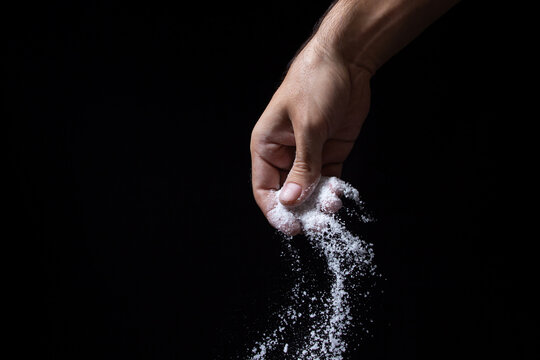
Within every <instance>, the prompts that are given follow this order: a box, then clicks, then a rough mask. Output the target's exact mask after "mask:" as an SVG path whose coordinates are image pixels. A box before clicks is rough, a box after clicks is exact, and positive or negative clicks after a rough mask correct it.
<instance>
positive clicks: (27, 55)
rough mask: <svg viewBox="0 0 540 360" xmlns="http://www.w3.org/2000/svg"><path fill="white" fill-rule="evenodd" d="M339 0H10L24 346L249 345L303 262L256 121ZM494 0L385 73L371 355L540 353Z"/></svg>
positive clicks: (13, 234) (371, 204) (14, 189)
mask: <svg viewBox="0 0 540 360" xmlns="http://www.w3.org/2000/svg"><path fill="white" fill-rule="evenodd" d="M328 5H329V3H328V2H326V1H294V2H288V1H273V2H266V3H259V2H252V3H250V4H240V3H235V4H233V3H224V2H202V3H201V4H199V5H193V4H191V5H190V6H187V5H186V4H185V3H181V2H151V3H145V4H138V3H134V2H127V1H126V2H119V1H104V2H85V3H80V2H72V1H65V2H60V1H48V2H42V3H40V4H34V3H19V5H18V6H16V7H12V8H6V9H5V11H4V13H3V17H4V22H3V24H4V36H5V39H6V41H5V42H4V44H5V45H4V46H7V47H6V48H5V50H7V52H6V53H7V56H6V57H5V59H6V60H8V61H7V62H6V63H5V65H4V67H3V70H4V71H3V77H4V81H3V108H4V114H6V117H5V118H6V119H7V120H8V121H7V122H3V123H4V124H5V126H6V132H5V133H6V134H7V135H8V139H7V144H8V162H7V165H8V167H7V173H8V176H7V178H8V179H9V180H11V181H10V184H9V186H8V187H6V192H5V193H6V194H7V197H6V199H7V200H6V201H4V203H5V204H6V205H7V207H8V210H9V217H7V221H8V224H9V226H8V227H6V228H5V229H6V230H7V231H8V233H10V234H9V235H8V236H6V239H5V240H6V243H11V244H16V245H17V246H16V248H17V249H16V250H14V252H7V251H6V253H5V254H6V257H8V258H12V259H16V261H15V265H13V266H9V268H8V270H7V272H6V274H7V275H8V277H9V278H10V279H11V280H12V283H13V284H12V285H14V288H13V289H14V290H12V291H11V290H10V291H9V294H10V295H12V296H11V298H13V300H14V304H15V305H16V306H15V307H13V308H8V310H9V311H10V312H11V313H12V315H15V317H16V319H17V321H16V325H18V326H14V327H13V329H12V330H11V331H10V332H11V333H12V334H13V335H15V336H16V337H17V338H19V339H22V341H23V344H24V345H23V346H22V347H19V348H18V353H19V354H21V355H22V354H24V353H26V351H37V352H38V353H39V355H40V358H46V359H86V358H88V359H133V358H138V359H139V358H140V359H220V358H221V359H231V358H234V357H235V356H237V355H240V354H242V352H243V351H244V349H245V348H246V347H247V345H249V344H250V343H251V341H253V340H255V339H256V337H254V331H255V330H256V329H257V327H262V326H264V321H265V319H266V318H267V316H268V315H269V310H268V308H269V306H271V305H272V304H273V303H274V302H275V301H276V298H277V296H278V295H277V294H279V293H280V292H281V291H282V290H283V285H282V284H280V280H279V279H280V276H282V273H283V272H284V271H285V267H284V266H283V264H282V262H281V260H280V251H281V245H280V241H279V239H278V237H277V236H276V234H275V233H274V231H273V230H272V229H271V228H270V226H269V225H268V224H267V223H266V221H265V219H264V217H263V216H262V214H261V213H260V212H259V210H258V208H257V207H256V204H255V202H254V201H253V199H252V195H251V185H250V155H249V136H250V132H251V129H252V127H253V125H254V123H255V122H256V120H257V118H258V116H259V115H260V114H261V113H262V111H263V110H264V108H265V106H266V104H267V102H268V100H269V99H270V97H271V95H272V93H273V91H274V90H275V89H276V87H277V86H278V85H279V82H280V79H281V78H282V75H283V72H284V70H285V69H286V66H287V63H288V62H289V60H290V59H291V57H292V56H293V55H294V54H295V52H296V50H297V49H298V47H299V46H300V45H301V44H302V43H303V42H304V40H305V39H306V38H307V37H308V36H309V35H310V33H311V31H312V28H313V26H314V24H315V23H316V22H317V20H318V19H319V17H320V16H321V15H322V14H323V13H324V11H325V9H326V8H327V7H328ZM477 5H478V4H477ZM491 10H493V9H492V8H489V9H487V8H485V7H481V6H476V7H475V6H473V4H472V3H471V2H467V3H461V4H459V5H457V6H456V7H455V8H454V9H452V10H451V11H450V12H449V13H447V14H446V15H444V16H443V17H442V18H441V19H440V20H439V21H437V22H436V23H435V24H434V25H432V26H431V27H429V28H428V29H427V30H426V31H425V32H424V33H423V34H421V35H420V36H419V37H418V38H417V39H416V40H414V41H413V42H412V43H411V44H410V45H409V46H408V47H406V48H405V49H404V50H403V51H401V52H400V53H399V54H397V55H396V56H395V57H393V58H392V59H391V60H390V61H389V62H388V63H387V64H385V65H384V66H383V67H382V68H381V69H380V70H379V71H378V73H377V74H375V76H374V77H373V80H372V90H373V99H372V107H371V111H370V114H369V116H368V119H367V121H366V123H365V126H364V129H363V131H362V134H361V135H360V138H359V140H358V142H357V144H356V146H355V148H354V150H353V153H352V154H351V156H350V158H349V159H348V161H347V164H346V167H345V170H344V174H343V178H344V179H345V180H346V181H348V182H350V183H352V184H353V185H354V186H355V187H357V188H358V189H359V190H360V193H361V194H362V196H363V198H364V200H365V201H366V203H367V206H368V208H369V209H370V210H371V211H372V213H373V214H374V215H375V217H376V218H377V219H378V221H377V222H376V223H374V224H372V225H370V226H369V227H368V228H367V229H366V237H367V239H368V240H369V241H371V242H373V243H374V248H375V254H376V261H377V264H378V266H379V269H380V271H381V273H382V274H383V276H384V278H385V279H386V280H385V281H383V282H382V283H381V284H379V285H380V286H381V287H382V289H383V290H384V292H383V293H382V294H381V295H380V296H379V297H377V298H376V301H375V305H374V310H373V314H372V316H373V317H374V320H375V322H374V326H373V329H372V332H373V334H374V336H373V338H371V339H368V340H365V341H364V342H363V343H361V345H360V347H359V349H358V350H357V351H356V353H355V354H354V358H358V359H398V358H399V359H450V358H452V359H453V358H467V359H468V358H471V359H484V358H505V359H532V358H535V356H538V352H537V340H538V334H537V333H536V332H537V330H538V327H537V323H536V322H535V320H534V319H533V318H532V317H531V314H530V311H529V308H528V307H527V306H526V304H527V303H528V301H529V299H530V298H529V291H530V288H531V287H532V286H533V285H534V282H532V281H530V280H529V279H528V278H527V277H526V276H525V275H526V274H527V271H528V266H529V265H531V264H530V263H528V262H527V261H526V260H525V257H524V254H525V253H527V251H528V250H527V248H526V241H520V240H519V237H518V236H516V233H515V232H514V233H511V235H510V236H509V235H508V233H507V232H506V231H504V230H507V227H506V226H505V224H507V223H508V219H509V213H511V212H512V209H508V208H504V207H503V206H502V205H501V204H502V201H503V200H504V198H505V197H506V195H507V194H506V193H504V190H505V188H506V187H505V185H504V183H503V177H504V176H505V175H508V169H506V168H505V166H504V165H503V161H502V159H503V156H502V155H501V154H502V153H503V152H504V151H503V150H504V148H505V147H506V146H507V145H508V143H509V141H511V139H510V138H509V135H508V134H507V133H506V132H505V131H506V130H505V129H504V124H505V120H506V119H505V118H504V116H503V114H502V111H501V104H504V103H505V101H506V100H507V93H509V92H512V91H513V90H512V88H511V87H510V88H509V87H508V86H507V85H508V84H507V82H505V81H507V80H508V77H510V76H511V72H507V71H503V70H502V69H504V68H505V66H506V65H507V63H506V60H505V58H504V56H503V54H502V53H504V51H501V44H504V43H506V42H507V41H508V39H507V37H508V35H507V32H506V31H507V29H506V28H505V27H501V26H500V22H499V20H498V17H497V16H496V13H492V12H491ZM500 14H502V13H499V15H500ZM6 44H7V45H6ZM501 84H504V85H505V86H502V85H501ZM501 88H505V90H504V91H501ZM12 255H14V256H12Z"/></svg>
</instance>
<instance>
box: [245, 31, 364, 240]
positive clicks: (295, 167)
mask: <svg viewBox="0 0 540 360" xmlns="http://www.w3.org/2000/svg"><path fill="white" fill-rule="evenodd" d="M370 78H371V73H370V72H369V71H368V70H367V69H365V68H363V67H358V66H354V65H351V64H348V63H346V62H345V61H344V60H343V58H342V57H340V56H339V54H338V53H337V52H335V51H332V50H331V49H328V48H325V47H324V46H322V45H321V44H320V43H319V42H318V41H317V39H316V38H313V39H312V40H311V41H310V42H309V43H308V44H307V45H306V46H305V47H304V48H303V50H302V51H301V52H300V53H299V54H298V56H297V57H296V59H295V60H294V61H293V63H292V64H291V67H290V69H289V71H288V73H287V75H286V77H285V79H284V81H283V83H282V84H281V86H280V87H279V88H278V90H277V91H276V92H275V94H274V96H273V97H272V99H271V101H270V103H269V104H268V106H267V107H266V109H265V111H264V112H263V114H262V115H261V117H260V118H259V120H258V122H257V124H256V125H255V127H254V129H253V132H252V136H251V159H252V183H253V194H254V197H255V200H256V202H257V204H258V205H259V207H260V208H261V210H262V211H263V213H264V214H265V215H266V214H267V213H268V212H269V211H270V210H271V209H273V208H274V207H275V205H276V203H275V198H274V197H273V196H270V195H271V193H272V192H273V191H275V190H278V189H280V188H281V187H282V186H283V189H282V191H281V193H280V198H279V201H280V202H281V203H282V204H283V205H286V206H296V205H299V204H301V203H302V202H303V201H304V200H305V199H306V198H307V197H308V196H309V195H310V193H311V191H312V190H313V189H314V187H315V185H316V184H317V182H318V180H319V178H320V176H321V175H325V176H337V177H339V176H340V175H341V170H342V166H343V162H344V161H345V159H346V158H347V156H348V155H349V153H350V151H351V149H352V147H353V145H354V142H355V140H356V138H357V137H358V134H359V132H360V129H361V127H362V124H363V122H364V120H365V117H366V115H367V113H368V110H369V104H370V87H369V80H370ZM272 225H273V226H274V227H277V224H272ZM278 230H281V231H283V232H284V233H287V234H289V235H295V234H297V233H299V232H300V231H301V225H300V224H299V223H296V224H290V226H287V228H286V229H283V228H281V229H280V228H278Z"/></svg>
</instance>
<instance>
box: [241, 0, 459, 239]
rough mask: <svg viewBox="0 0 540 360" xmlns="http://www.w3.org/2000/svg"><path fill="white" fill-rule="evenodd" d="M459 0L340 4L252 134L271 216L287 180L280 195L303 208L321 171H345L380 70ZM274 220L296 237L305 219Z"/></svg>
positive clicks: (262, 196) (261, 192)
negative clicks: (284, 222) (372, 82)
mask: <svg viewBox="0 0 540 360" xmlns="http://www.w3.org/2000/svg"><path fill="white" fill-rule="evenodd" d="M457 2H458V0H384V1H381V0H339V1H336V2H335V3H334V4H333V6H332V7H331V8H330V9H329V11H328V12H327V14H326V15H325V17H324V19H323V20H322V22H321V23H320V26H319V28H318V30H317V31H316V33H315V34H314V36H313V37H312V39H311V40H310V41H309V42H308V43H307V45H306V46H305V47H304V48H303V49H302V51H301V52H300V53H299V54H298V56H297V57H296V59H295V60H294V61H293V63H292V65H291V68H290V69H289V72H288V73H287V76H286V77H285V79H284V81H283V83H282V84H281V86H280V87H279V88H278V90H277V91H276V92H275V94H274V96H273V97H272V99H271V101H270V103H269V104H268V106H267V107H266V109H265V111H264V112H263V114H262V116H261V117H260V118H259V121H258V122H257V124H256V125H255V127H254V129H253V132H252V135H251V164H252V182H253V194H254V196H255V200H256V201H257V204H258V205H259V207H260V208H261V210H262V211H263V213H264V214H265V215H266V216H267V218H268V212H269V211H270V210H272V209H273V208H274V207H275V206H276V199H275V196H270V195H272V193H273V192H274V191H276V190H278V189H280V187H281V186H282V185H283V188H282V190H281V192H280V196H279V201H280V202H281V203H282V204H283V205H286V206H296V205H299V204H301V203H302V202H303V201H304V200H305V199H306V198H307V197H309V195H310V193H311V191H312V190H313V189H314V187H315V185H316V184H317V181H318V179H319V177H320V176H321V174H322V175H326V176H337V177H339V176H340V174H341V169H342V166H343V162H344V161H345V159H346V158H347V156H348V155H349V153H350V151H351V149H352V147H353V145H354V141H355V140H356V138H357V137H358V134H359V132H360V128H361V127H362V124H363V122H364V120H365V117H366V115H367V113H368V110H369V103H370V87H369V81H370V78H371V76H372V74H373V72H374V71H375V70H377V69H378V68H379V67H380V66H381V65H382V64H384V62H385V61H386V60H388V59H389V58H390V57H391V56H392V55H393V54H395V53H396V52H397V51H399V50H400V49H401V48H402V47H403V46H405V45H406V44H407V43H408V42H409V41H411V40H412V39H413V38H414V37H416V36H417V35H418V34H419V33H420V32H421V31H422V30H423V29H424V28H425V27H427V26H428V25H429V24H430V23H431V22H433V21H434V20H435V19H437V18H438V17H439V16H440V15H442V14H443V13H444V12H446V11H447V10H448V9H449V8H450V7H452V6H453V5H454V4H455V3H457ZM274 195H275V194H274ZM334 210H335V209H334ZM269 221H270V223H272V219H269ZM272 225H273V226H274V227H276V228H278V230H281V231H282V232H284V233H286V234H289V235H294V234H297V233H299V232H300V231H301V230H302V229H301V224H300V223H298V222H297V223H294V224H288V225H287V226H282V225H279V224H276V223H273V224H272Z"/></svg>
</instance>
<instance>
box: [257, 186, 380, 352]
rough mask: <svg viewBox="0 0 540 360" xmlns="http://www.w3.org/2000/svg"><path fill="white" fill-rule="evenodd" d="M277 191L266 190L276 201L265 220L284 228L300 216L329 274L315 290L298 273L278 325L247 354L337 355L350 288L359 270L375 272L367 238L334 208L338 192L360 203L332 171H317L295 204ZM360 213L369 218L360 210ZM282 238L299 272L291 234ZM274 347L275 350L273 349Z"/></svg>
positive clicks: (348, 310) (345, 327)
mask: <svg viewBox="0 0 540 360" xmlns="http://www.w3.org/2000/svg"><path fill="white" fill-rule="evenodd" d="M279 192H280V191H275V192H273V193H272V194H271V196H274V197H275V200H276V203H277V205H276V207H275V208H274V209H272V210H271V211H270V212H269V213H268V218H269V220H270V222H271V223H273V224H274V225H275V226H276V227H277V228H279V229H285V231H287V230H288V229H291V228H294V224H295V223H296V222H299V223H300V224H301V226H302V230H303V233H304V234H305V235H306V237H307V239H308V240H309V242H310V244H311V246H313V247H314V248H315V249H316V250H317V251H319V252H320V254H321V255H322V256H323V258H324V259H325V262H326V265H327V267H328V272H329V273H330V275H331V279H332V280H331V285H330V289H328V290H327V291H326V292H325V293H323V294H319V293H313V291H312V290H310V289H309V288H306V286H307V285H306V283H305V280H304V277H303V276H299V278H298V281H297V282H296V283H295V284H294V286H293V288H292V290H291V299H290V300H291V303H290V304H289V305H287V306H285V307H284V308H283V310H282V311H281V312H280V313H279V314H277V316H278V325H277V327H276V328H275V329H274V330H273V331H270V332H267V333H265V334H263V337H262V340H261V341H259V342H258V343H257V344H256V346H255V347H254V348H253V349H252V355H251V356H250V359H251V360H263V359H264V360H266V359H267V358H268V357H270V358H279V359H298V360H303V359H305V360H308V359H310V360H311V359H313V360H314V359H318V360H330V359H331V360H342V359H343V356H344V353H345V351H346V350H347V343H346V341H345V336H346V335H347V331H348V329H349V328H350V325H351V321H352V320H353V318H352V316H351V303H350V289H351V287H352V286H354V280H355V279H357V278H358V277H359V276H369V275H374V274H375V265H374V264H373V251H372V248H371V246H370V244H368V243H366V242H365V241H363V240H362V239H360V238H359V237H357V236H355V235H353V234H352V233H351V232H350V231H349V230H347V228H346V227H345V224H344V222H343V221H342V220H341V219H340V218H339V217H338V216H337V214H336V211H337V210H338V209H339V208H340V207H341V206H342V202H341V200H340V196H342V197H344V198H347V199H350V200H352V201H353V202H354V203H355V204H356V206H357V207H358V208H360V209H362V205H363V204H362V202H361V200H360V197H359V194H358V191H357V190H356V189H355V188H353V187H352V186H351V185H349V184H347V183H346V182H344V181H342V180H340V179H338V178H335V177H331V178H328V177H322V178H321V179H320V181H319V183H318V185H317V187H316V188H315V190H314V191H313V193H312V194H311V196H310V197H309V198H308V199H307V200H306V201H305V202H304V203H303V204H302V205H300V206H298V207H294V208H290V207H285V206H284V205H282V204H281V203H280V202H279V200H278V199H279ZM360 219H361V220H362V221H364V222H367V221H370V219H369V217H367V216H365V215H363V214H360ZM283 239H284V241H285V242H286V247H287V249H288V251H289V252H290V253H291V254H292V255H293V256H294V259H295V261H294V264H293V269H292V270H293V271H295V272H297V273H300V272H301V265H300V258H299V255H298V253H297V252H296V251H295V249H293V247H292V245H291V244H290V240H291V237H290V236H287V235H285V234H283ZM355 291H356V292H358V291H360V292H361V291H364V294H363V296H364V297H365V296H367V295H368V294H369V292H368V291H367V290H362V289H359V288H357V287H356V288H355ZM302 310H304V311H307V314H303V313H302ZM291 334H293V336H294V337H295V339H294V342H286V340H285V337H286V335H287V336H291ZM280 350H281V351H280ZM278 351H279V352H280V353H281V354H280V355H279V356H276V355H272V354H277V352H278Z"/></svg>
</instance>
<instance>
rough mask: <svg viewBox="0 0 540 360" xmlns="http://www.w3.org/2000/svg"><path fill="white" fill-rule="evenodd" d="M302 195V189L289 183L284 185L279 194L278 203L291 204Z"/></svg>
mask: <svg viewBox="0 0 540 360" xmlns="http://www.w3.org/2000/svg"><path fill="white" fill-rule="evenodd" d="M301 194H302V187H301V186H300V185H298V184H296V183H293V182H289V183H287V184H285V186H284V187H283V189H281V193H280V194H279V201H281V202H282V203H285V204H287V203H293V202H295V201H296V200H297V199H298V198H299V197H300V195H301Z"/></svg>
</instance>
